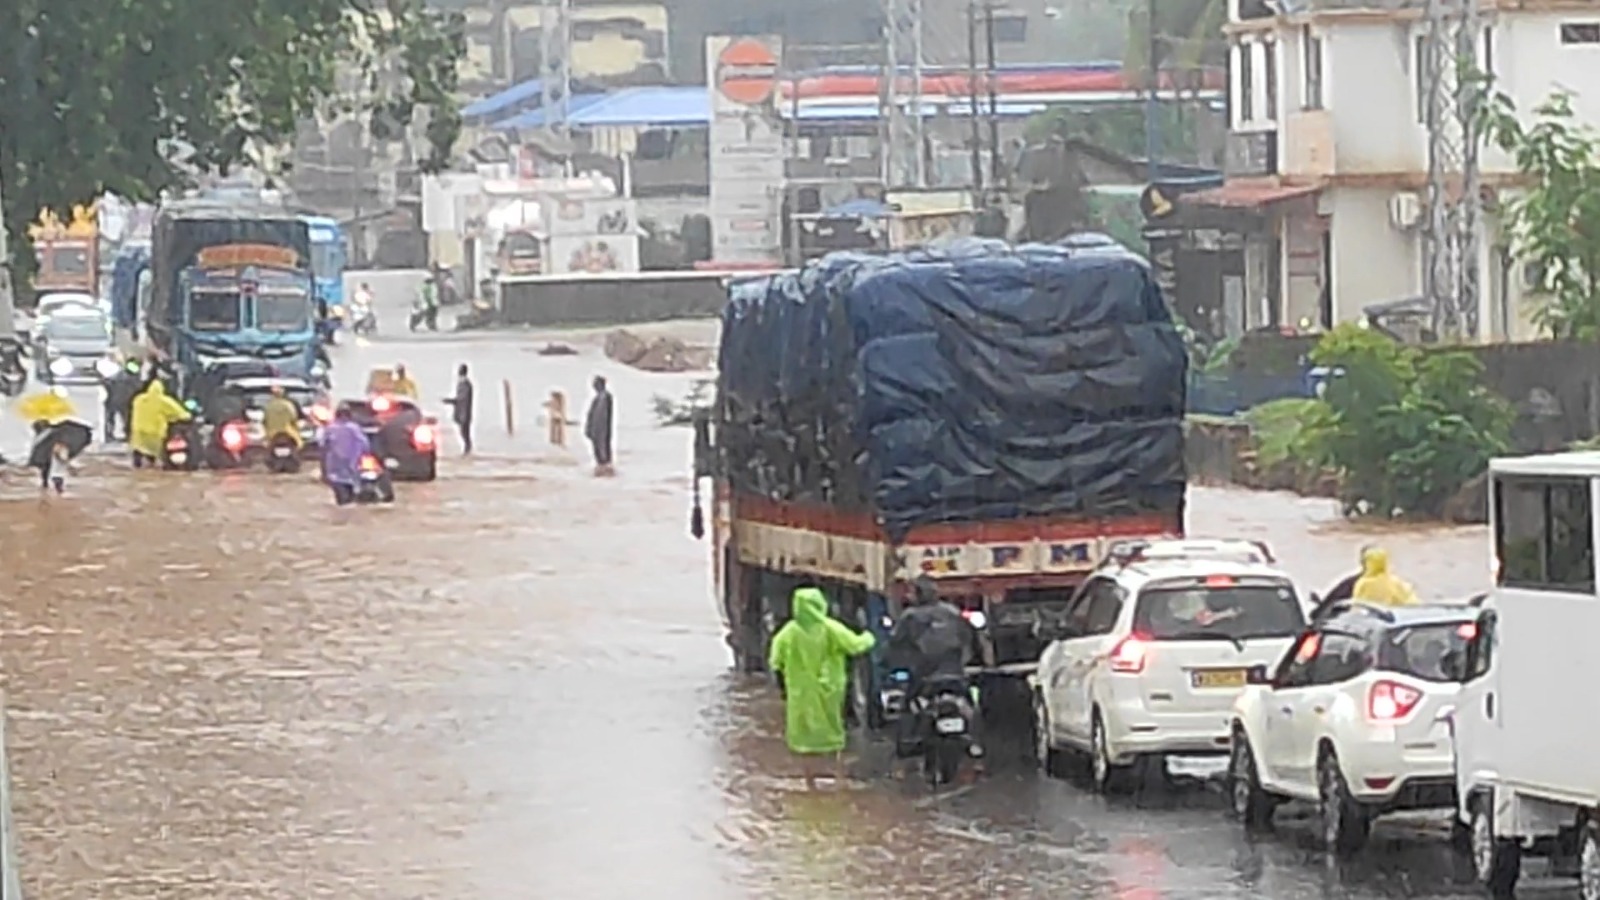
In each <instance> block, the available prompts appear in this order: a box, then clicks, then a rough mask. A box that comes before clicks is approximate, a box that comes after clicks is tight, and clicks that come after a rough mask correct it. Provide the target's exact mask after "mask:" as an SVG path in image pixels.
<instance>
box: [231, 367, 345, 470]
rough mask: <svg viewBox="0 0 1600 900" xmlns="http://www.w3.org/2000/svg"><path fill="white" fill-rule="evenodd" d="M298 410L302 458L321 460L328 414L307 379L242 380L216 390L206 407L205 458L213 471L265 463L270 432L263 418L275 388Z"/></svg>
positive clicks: (318, 392)
mask: <svg viewBox="0 0 1600 900" xmlns="http://www.w3.org/2000/svg"><path fill="white" fill-rule="evenodd" d="M274 388H277V389H281V390H282V391H283V395H284V396H285V397H287V398H288V399H289V401H290V402H292V403H294V405H295V406H296V407H297V408H298V409H299V410H300V437H301V439H302V440H303V442H304V443H303V444H302V445H301V447H300V458H301V459H316V458H318V457H320V456H321V455H322V443H321V439H320V434H319V432H320V430H321V427H322V426H323V425H324V424H326V423H327V421H328V419H329V417H330V414H329V410H328V407H327V405H326V403H325V402H324V398H323V397H322V394H321V392H320V391H318V390H317V389H316V387H314V386H313V385H311V384H310V383H309V382H307V381H306V380H305V379H303V378H286V377H259V378H238V379H234V380H232V381H227V382H223V383H222V384H220V385H218V386H216V387H215V388H214V389H212V390H211V391H210V392H209V393H210V397H209V400H210V402H209V404H208V405H207V406H205V407H203V408H202V410H201V418H202V420H203V421H204V423H205V426H206V428H205V438H204V446H205V448H206V451H205V458H206V461H207V462H208V463H209V464H210V465H211V467H212V468H216V469H226V468H237V467H239V466H249V465H252V464H254V463H255V462H257V461H261V460H265V458H266V456H267V453H268V448H267V436H266V431H265V429H264V428H263V426H262V419H263V414H264V411H265V410H266V406H267V403H268V402H269V401H270V400H271V399H272V394H273V389H274Z"/></svg>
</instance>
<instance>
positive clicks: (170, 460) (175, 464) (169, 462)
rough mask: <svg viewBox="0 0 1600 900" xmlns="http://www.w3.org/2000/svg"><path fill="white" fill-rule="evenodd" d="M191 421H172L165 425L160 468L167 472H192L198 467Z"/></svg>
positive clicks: (198, 458) (198, 461)
mask: <svg viewBox="0 0 1600 900" xmlns="http://www.w3.org/2000/svg"><path fill="white" fill-rule="evenodd" d="M194 435H195V429H194V424H193V423H192V422H173V423H172V424H171V425H168V426H167V439H166V441H165V442H164V443H163V444H162V445H161V468H163V469H165V470H167V471H168V472H193V471H194V470H195V469H198V468H199V467H200V457H199V456H198V455H197V453H196V450H197V448H196V446H195V440H194Z"/></svg>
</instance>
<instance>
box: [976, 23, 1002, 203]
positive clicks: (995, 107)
mask: <svg viewBox="0 0 1600 900" xmlns="http://www.w3.org/2000/svg"><path fill="white" fill-rule="evenodd" d="M994 4H995V0H984V3H983V31H984V41H985V43H986V44H987V48H986V49H987V50H988V57H989V59H988V63H989V65H988V75H989V182H990V185H989V186H990V188H991V189H993V190H996V191H999V190H1001V189H1002V187H1003V186H1004V181H1005V179H1004V177H1003V176H1004V175H1005V160H1004V159H1002V158H1001V155H1000V102H999V97H998V95H997V92H998V91H999V90H1000V72H999V66H998V65H997V64H996V61H995V47H994ZM973 112H974V114H976V112H977V110H973Z"/></svg>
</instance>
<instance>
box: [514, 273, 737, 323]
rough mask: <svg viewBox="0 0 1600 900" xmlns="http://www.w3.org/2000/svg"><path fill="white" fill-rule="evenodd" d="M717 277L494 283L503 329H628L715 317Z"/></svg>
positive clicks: (721, 277)
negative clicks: (630, 327) (619, 326)
mask: <svg viewBox="0 0 1600 900" xmlns="http://www.w3.org/2000/svg"><path fill="white" fill-rule="evenodd" d="M727 277H728V276H727V275H726V274H725V273H721V272H639V273H633V274H627V275H614V276H595V275H583V276H563V275H530V276H524V277H520V278H506V279H502V280H501V281H500V283H499V286H498V287H499V292H500V321H501V323H502V324H505V325H523V326H534V327H541V328H542V327H549V326H554V325H628V324H633V323H638V322H663V321H667V320H669V319H695V318H710V317H713V316H717V315H720V314H721V312H722V307H723V305H724V304H725V303H726V301H727Z"/></svg>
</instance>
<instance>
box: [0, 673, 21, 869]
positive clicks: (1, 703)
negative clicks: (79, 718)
mask: <svg viewBox="0 0 1600 900" xmlns="http://www.w3.org/2000/svg"><path fill="white" fill-rule="evenodd" d="M5 710H6V703H5V696H4V695H0V866H4V871H3V872H0V900H22V877H21V873H20V872H18V871H17V837H16V835H17V829H16V826H15V824H14V823H13V821H12V818H11V754H10V753H8V752H7V751H6V713H5Z"/></svg>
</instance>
